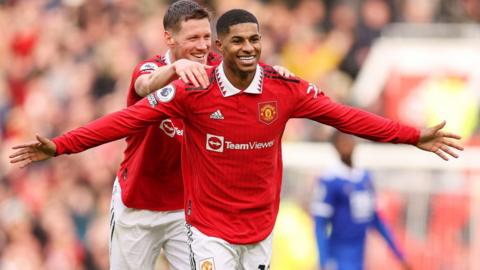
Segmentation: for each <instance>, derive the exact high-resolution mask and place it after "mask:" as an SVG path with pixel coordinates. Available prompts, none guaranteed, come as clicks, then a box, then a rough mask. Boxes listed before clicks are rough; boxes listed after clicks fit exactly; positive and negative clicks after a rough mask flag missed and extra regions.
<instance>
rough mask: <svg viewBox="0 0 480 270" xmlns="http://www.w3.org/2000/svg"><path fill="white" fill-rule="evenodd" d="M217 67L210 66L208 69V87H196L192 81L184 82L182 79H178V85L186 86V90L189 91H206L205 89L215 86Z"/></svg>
mask: <svg viewBox="0 0 480 270" xmlns="http://www.w3.org/2000/svg"><path fill="white" fill-rule="evenodd" d="M215 67H216V66H215ZM215 67H213V68H210V69H207V76H208V81H209V83H208V86H207V87H206V88H203V87H201V86H199V87H196V86H195V85H193V84H192V83H190V82H189V83H184V82H183V81H182V80H177V82H178V85H179V86H182V87H184V88H185V91H187V92H189V91H205V90H208V89H210V88H211V87H212V86H213V82H214V81H215V72H214V71H215Z"/></svg>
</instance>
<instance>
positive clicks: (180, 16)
mask: <svg viewBox="0 0 480 270" xmlns="http://www.w3.org/2000/svg"><path fill="white" fill-rule="evenodd" d="M205 18H207V19H208V20H210V12H208V10H207V9H206V8H203V7H202V6H200V5H199V4H198V3H196V2H194V1H190V0H180V1H177V2H175V3H173V4H171V5H170V7H168V9H167V12H166V13H165V16H164V17H163V28H164V29H165V30H167V31H174V32H177V31H179V30H180V25H181V23H182V22H184V21H188V20H201V19H205Z"/></svg>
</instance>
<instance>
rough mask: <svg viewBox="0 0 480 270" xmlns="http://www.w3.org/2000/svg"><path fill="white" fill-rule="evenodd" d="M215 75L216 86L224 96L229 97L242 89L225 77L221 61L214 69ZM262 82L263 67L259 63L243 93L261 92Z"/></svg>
mask: <svg viewBox="0 0 480 270" xmlns="http://www.w3.org/2000/svg"><path fill="white" fill-rule="evenodd" d="M215 77H216V78H217V82H218V86H219V88H220V91H221V92H222V94H223V96H224V97H229V96H233V95H236V94H238V93H240V92H242V90H240V89H238V88H236V87H235V86H233V84H232V83H231V82H230V81H229V80H228V79H227V76H226V75H225V71H224V70H223V61H222V63H220V65H218V67H217V68H216V69H215ZM262 84H263V68H262V67H261V66H260V65H257V70H256V71H255V77H253V80H252V82H251V83H250V85H249V86H248V87H247V89H245V91H243V92H245V93H249V94H261V93H262Z"/></svg>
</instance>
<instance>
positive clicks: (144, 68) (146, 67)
mask: <svg viewBox="0 0 480 270" xmlns="http://www.w3.org/2000/svg"><path fill="white" fill-rule="evenodd" d="M157 68H158V67H157V65H156V64H155V63H152V62H148V63H145V64H143V65H142V66H141V67H140V71H154V70H155V69H157Z"/></svg>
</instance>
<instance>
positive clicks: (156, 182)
mask: <svg viewBox="0 0 480 270" xmlns="http://www.w3.org/2000/svg"><path fill="white" fill-rule="evenodd" d="M220 60H221V57H220V56H219V55H217V54H212V53H211V54H209V56H208V60H207V61H208V62H207V63H208V64H209V65H215V64H218V63H219V62H220ZM170 63H171V61H170V52H169V51H167V53H166V54H165V55H164V56H155V57H153V58H150V59H147V60H144V61H142V62H140V63H139V64H138V65H137V66H136V67H135V69H134V71H133V73H132V78H131V81H130V87H129V90H128V96H127V106H131V105H133V104H135V103H136V102H137V101H139V100H141V99H142V97H141V96H139V95H138V94H137V93H136V92H135V81H136V80H137V78H138V77H139V76H141V75H143V74H150V73H152V72H153V71H155V70H156V69H157V68H158V67H160V66H164V65H167V64H170ZM78 136H82V133H81V132H80V133H78ZM182 140H183V122H182V121H181V120H179V119H165V120H163V121H162V122H160V123H157V124H154V125H150V126H148V127H146V128H144V129H141V130H140V129H139V130H138V132H136V133H135V134H132V135H130V136H128V137H127V138H126V141H127V147H126V149H125V151H124V159H123V161H122V163H121V165H120V169H119V170H118V173H117V176H118V179H119V182H120V186H121V187H122V201H123V203H124V204H125V205H126V206H127V207H130V208H137V209H148V210H154V211H171V210H178V209H182V208H183V205H184V200H183V195H184V190H183V182H182V172H181V165H180V155H181V152H180V151H181V141H182ZM54 142H55V143H56V144H64V143H65V144H67V145H68V143H72V145H69V147H68V148H69V150H68V151H67V152H66V153H76V152H80V151H84V150H86V149H88V148H89V147H85V146H86V145H85V144H83V143H82V142H81V141H78V142H76V141H70V142H68V141H65V140H64V137H63V136H61V137H58V138H55V139H54ZM77 143H78V144H77ZM87 145H88V144H87Z"/></svg>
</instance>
